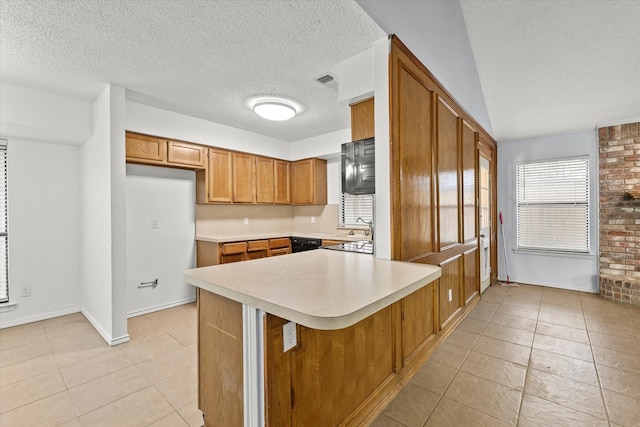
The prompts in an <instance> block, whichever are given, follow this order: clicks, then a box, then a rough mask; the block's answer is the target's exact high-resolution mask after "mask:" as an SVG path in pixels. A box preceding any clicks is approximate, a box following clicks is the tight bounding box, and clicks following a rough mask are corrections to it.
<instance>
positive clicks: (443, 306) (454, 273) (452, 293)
mask: <svg viewBox="0 0 640 427" xmlns="http://www.w3.org/2000/svg"><path fill="white" fill-rule="evenodd" d="M462 259H463V258H462V255H456V256H455V257H453V258H451V259H448V260H446V261H444V262H442V263H440V268H441V269H442V275H441V276H440V328H441V329H444V328H445V327H446V326H447V323H448V321H449V319H451V318H452V317H453V315H454V314H456V312H457V311H458V309H459V308H460V307H461V306H462V305H463V302H462V301H461V292H460V288H461V286H460V285H461V281H462V280H464V276H463V272H464V267H463V266H462Z"/></svg>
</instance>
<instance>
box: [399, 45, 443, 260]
mask: <svg viewBox="0 0 640 427" xmlns="http://www.w3.org/2000/svg"><path fill="white" fill-rule="evenodd" d="M392 64H393V65H392V80H391V113H392V118H391V134H392V141H393V144H392V146H391V165H390V166H391V172H392V177H391V194H392V200H391V202H392V215H391V217H392V221H393V222H392V224H391V229H392V230H393V234H392V258H393V259H395V260H402V261H405V260H411V259H416V258H419V257H420V256H424V255H426V254H430V253H433V252H434V251H435V250H436V241H435V229H436V227H435V225H436V217H435V208H434V193H435V188H434V187H435V186H434V181H435V176H434V170H433V164H434V159H433V155H434V141H433V139H434V134H435V129H434V127H435V126H434V111H433V110H434V108H433V103H432V100H433V97H434V89H435V86H436V85H435V83H434V82H433V81H432V80H431V79H429V77H428V76H426V75H425V74H424V73H423V72H422V70H421V69H420V68H419V67H418V66H417V65H416V64H415V63H414V62H413V61H412V60H411V59H410V58H409V57H408V56H407V55H406V54H405V53H404V52H403V51H401V50H400V49H397V48H396V46H395V45H394V46H393V48H392Z"/></svg>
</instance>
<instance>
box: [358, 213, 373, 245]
mask: <svg viewBox="0 0 640 427" xmlns="http://www.w3.org/2000/svg"><path fill="white" fill-rule="evenodd" d="M358 221H360V222H362V223H364V224H367V226H368V227H369V229H368V230H366V231H365V232H364V235H365V236H371V240H373V221H368V222H367V221H365V220H364V219H362V217H358V219H356V222H358Z"/></svg>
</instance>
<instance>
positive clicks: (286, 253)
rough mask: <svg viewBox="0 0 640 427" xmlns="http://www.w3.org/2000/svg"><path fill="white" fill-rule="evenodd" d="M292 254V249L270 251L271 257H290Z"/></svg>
mask: <svg viewBox="0 0 640 427" xmlns="http://www.w3.org/2000/svg"><path fill="white" fill-rule="evenodd" d="M290 253H291V248H279V249H271V250H269V256H278V255H288V254H290Z"/></svg>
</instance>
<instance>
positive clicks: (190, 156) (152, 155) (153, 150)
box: [125, 132, 207, 169]
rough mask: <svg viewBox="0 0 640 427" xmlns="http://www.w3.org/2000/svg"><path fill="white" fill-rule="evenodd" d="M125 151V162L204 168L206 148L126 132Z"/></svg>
mask: <svg viewBox="0 0 640 427" xmlns="http://www.w3.org/2000/svg"><path fill="white" fill-rule="evenodd" d="M125 152H126V157H127V162H130V163H139V164H148V165H159V166H169V167H179V168H187V169H204V167H205V165H206V153H207V151H206V148H205V147H204V146H202V145H198V144H191V143H189V142H183V141H173V140H168V139H166V138H159V137H157V136H151V135H142V134H138V133H134V132H127V133H126V145H125Z"/></svg>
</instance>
